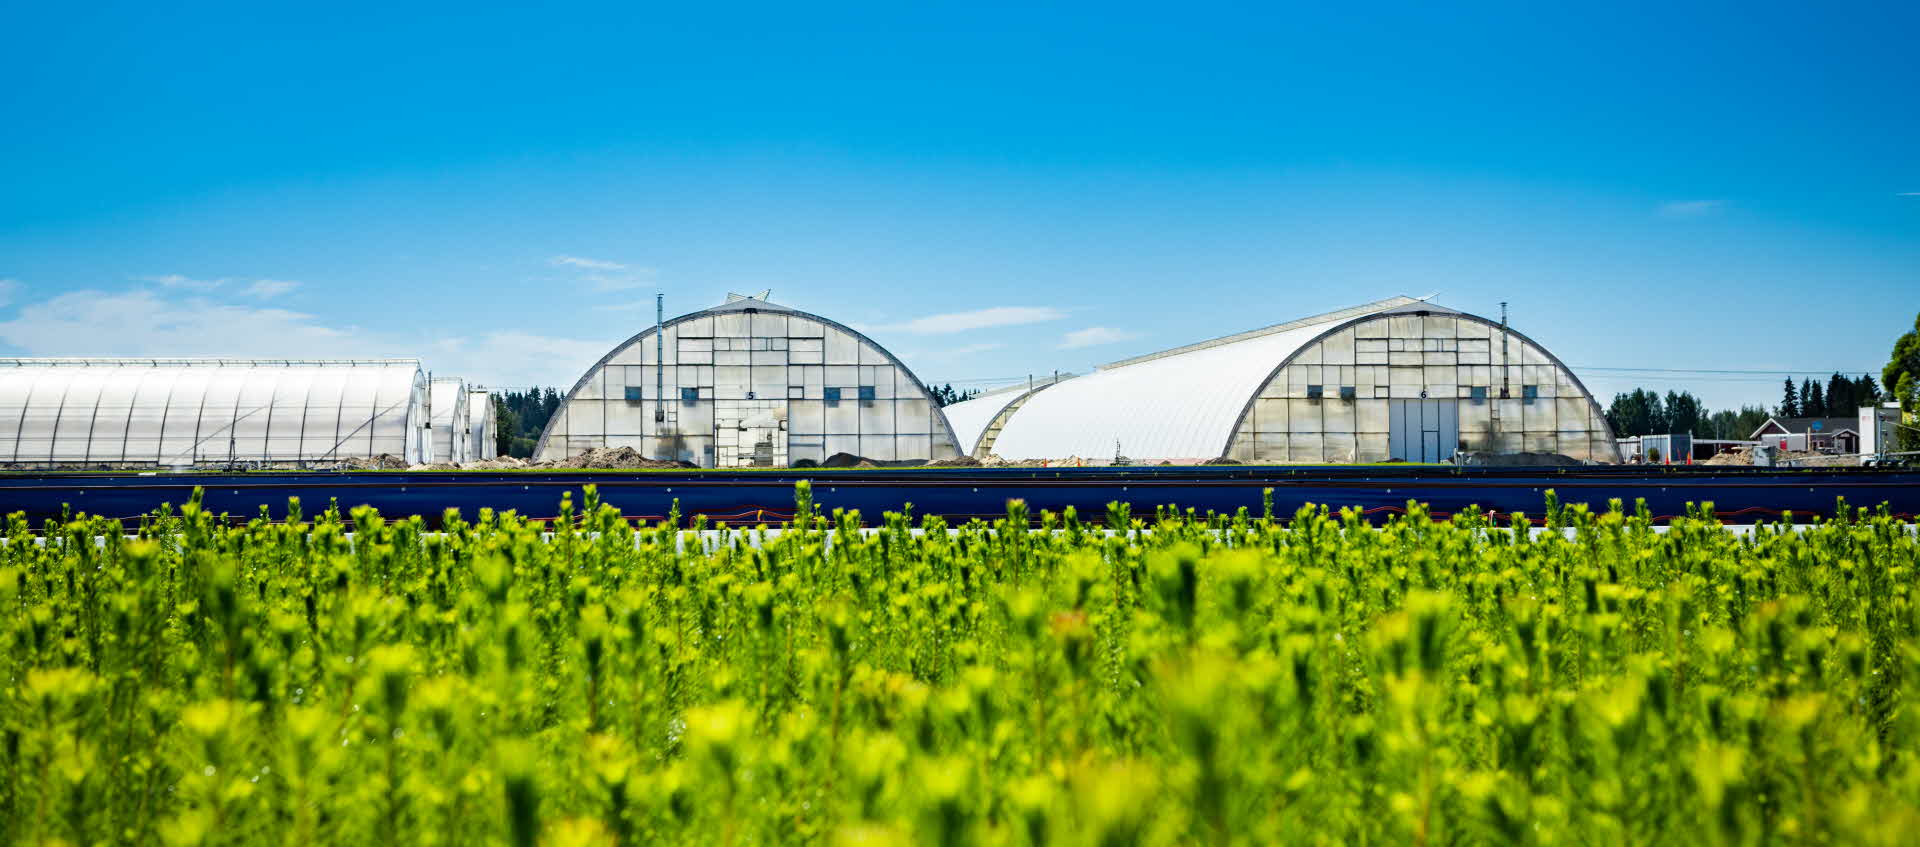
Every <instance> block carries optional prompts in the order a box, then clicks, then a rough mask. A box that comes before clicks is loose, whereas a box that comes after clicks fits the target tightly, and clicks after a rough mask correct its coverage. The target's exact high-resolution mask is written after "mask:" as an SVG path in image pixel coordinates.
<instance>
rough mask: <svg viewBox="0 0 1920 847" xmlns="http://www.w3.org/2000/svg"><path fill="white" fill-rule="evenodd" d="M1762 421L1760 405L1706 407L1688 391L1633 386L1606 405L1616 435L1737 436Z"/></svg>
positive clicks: (1764, 419) (1764, 418) (1764, 417)
mask: <svg viewBox="0 0 1920 847" xmlns="http://www.w3.org/2000/svg"><path fill="white" fill-rule="evenodd" d="M1766 422H1767V410H1766V408H1765V407H1763V406H1741V407H1740V409H1739V410H1738V411H1735V410H1732V409H1721V410H1719V411H1717V412H1716V411H1709V410H1708V409H1707V407H1706V405H1705V404H1703V403H1701V402H1700V398H1698V397H1695V396H1693V394H1692V392H1688V391H1669V392H1667V394H1666V397H1664V398H1663V397H1661V396H1660V392H1658V391H1650V390H1647V389H1644V388H1636V389H1634V390H1633V392H1632V393H1630V394H1615V395H1613V404H1612V405H1610V406H1608V407H1607V423H1608V424H1609V425H1611V426H1612V427H1613V432H1614V435H1616V436H1618V437H1620V438H1628V437H1630V436H1635V435H1664V434H1666V433H1670V432H1673V433H1679V432H1686V433H1692V434H1693V435H1694V437H1696V438H1724V439H1729V440H1740V439H1744V438H1746V437H1747V436H1749V435H1752V434H1753V431H1754V430H1756V429H1759V428H1760V425H1761V424H1763V423H1766Z"/></svg>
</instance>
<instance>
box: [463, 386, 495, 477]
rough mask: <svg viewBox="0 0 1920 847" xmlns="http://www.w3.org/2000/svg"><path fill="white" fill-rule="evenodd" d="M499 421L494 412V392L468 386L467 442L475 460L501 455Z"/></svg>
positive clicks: (482, 460)
mask: <svg viewBox="0 0 1920 847" xmlns="http://www.w3.org/2000/svg"><path fill="white" fill-rule="evenodd" d="M499 438H500V431H499V423H498V422H497V420H496V419H495V417H494V412H493V392H491V391H488V390H487V389H484V388H475V387H473V386H468V387H467V443H468V445H469V454H470V455H471V456H472V457H473V460H474V461H480V462H484V461H486V460H488V459H493V458H498V457H499V455H500V451H499V445H500V440H499Z"/></svg>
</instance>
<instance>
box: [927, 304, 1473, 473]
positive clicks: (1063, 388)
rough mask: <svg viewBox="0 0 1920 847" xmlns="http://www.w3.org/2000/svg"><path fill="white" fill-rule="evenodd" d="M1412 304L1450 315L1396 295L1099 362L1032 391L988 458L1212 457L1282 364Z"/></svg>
mask: <svg viewBox="0 0 1920 847" xmlns="http://www.w3.org/2000/svg"><path fill="white" fill-rule="evenodd" d="M1415 307H1418V308H1421V309H1432V310H1434V311H1451V310H1449V309H1445V308H1444V307H1439V306H1431V305H1428V304H1426V303H1425V302H1423V301H1422V300H1419V299H1415V298H1412V297H1394V298H1391V299H1387V300H1381V301H1378V302H1374V303H1368V304H1365V305H1363V306H1355V307H1352V308H1347V309H1341V310H1339V311H1334V312H1328V313H1326V314H1322V315H1315V316H1312V317H1308V318H1301V319H1299V320H1296V321H1289V322H1287V323H1283V324H1275V325H1273V326H1269V327H1264V328H1262V329H1257V330H1252V331H1250V332H1242V333H1237V334H1234V335H1229V336H1224V337H1222V338H1217V339H1214V340H1212V341H1204V342H1201V343H1198V344H1190V345H1186V346H1184V347H1176V348H1174V349H1172V350H1167V351H1163V352H1160V353H1153V354H1149V355H1145V356H1138V357H1135V358H1132V359H1125V360H1122V361H1119V362H1115V363H1113V364H1110V365H1106V366H1104V367H1102V368H1100V369H1099V370H1096V371H1094V372H1093V373H1091V374H1088V375H1086V376H1083V377H1078V378H1076V379H1070V380H1065V381H1063V382H1061V383H1060V384H1058V385H1055V386H1053V387H1051V388H1048V389H1047V390H1045V391H1039V392H1035V393H1034V394H1033V396H1032V397H1030V398H1028V400H1027V401H1026V403H1025V404H1023V405H1022V406H1021V407H1020V408H1019V409H1018V410H1017V411H1015V412H1014V414H1013V415H1012V417H1011V418H1010V419H1009V420H1008V421H1007V423H1006V424H1005V426H1004V427H1003V428H1002V429H1001V431H1000V435H999V437H998V438H997V439H996V440H995V441H994V444H993V453H994V454H995V455H998V456H1000V457H1002V458H1006V459H1065V458H1068V457H1073V456H1078V457H1081V458H1088V459H1104V458H1110V457H1112V456H1113V455H1114V453H1115V450H1116V447H1117V449H1118V451H1119V452H1120V453H1121V454H1124V455H1126V456H1128V457H1130V458H1133V459H1136V460H1138V459H1156V460H1157V459H1210V458H1213V457H1215V456H1219V455H1220V454H1221V453H1222V452H1223V451H1224V450H1225V449H1226V446H1227V442H1228V441H1229V440H1230V439H1231V437H1232V435H1233V427H1234V425H1235V424H1236V423H1238V422H1239V418H1240V413H1241V412H1242V411H1243V410H1244V409H1245V408H1246V405H1247V402H1248V401H1249V400H1250V399H1251V398H1252V397H1253V396H1254V393H1255V392H1257V391H1259V390H1260V386H1261V384H1262V383H1264V382H1265V381H1266V379H1267V377H1268V376H1269V375H1271V374H1272V373H1273V371H1274V369H1275V368H1276V367H1278V366H1279V365H1280V363H1281V362H1283V361H1286V359H1287V358H1288V357H1290V356H1292V355H1293V354H1294V353H1295V352H1296V351H1298V350H1299V349H1300V348H1301V347H1303V346H1305V345H1306V344H1307V343H1308V342H1310V341H1312V340H1313V339H1315V338H1317V337H1319V336H1320V335H1321V334H1322V333H1325V332H1326V331H1328V330H1330V329H1332V328H1333V327H1334V326H1336V325H1338V324H1340V323H1344V322H1346V321H1349V320H1353V319H1356V318H1362V317H1366V316H1369V315H1375V314H1384V313H1388V312H1394V311H1405V310H1410V309H1412V308H1415ZM980 399H985V398H980ZM969 402H979V400H973V401H969ZM964 405H966V404H964V403H962V404H955V405H954V406H951V407H949V409H950V410H951V409H958V408H959V407H960V406H964ZM1002 408H1004V406H1003V407H1002ZM995 413H996V414H997V413H998V410H997V409H996V410H995ZM951 414H952V412H951V411H950V412H949V416H950V417H951ZM963 414H968V415H971V414H972V413H971V412H970V411H965V412H963ZM989 418H991V416H989ZM983 426H984V425H983ZM954 428H955V429H956V430H957V429H959V425H958V423H956V424H955V427H954ZM976 437H977V436H976ZM962 444H963V445H964V444H965V442H962ZM962 449H965V448H964V447H963V448H962Z"/></svg>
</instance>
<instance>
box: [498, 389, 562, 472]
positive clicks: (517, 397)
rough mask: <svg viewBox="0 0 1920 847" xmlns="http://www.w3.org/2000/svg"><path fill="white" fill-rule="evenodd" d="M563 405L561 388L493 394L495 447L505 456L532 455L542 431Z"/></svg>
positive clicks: (524, 457)
mask: <svg viewBox="0 0 1920 847" xmlns="http://www.w3.org/2000/svg"><path fill="white" fill-rule="evenodd" d="M559 408H560V392H559V391H557V390H555V389H553V388H551V387H548V388H529V389H527V390H525V391H502V392H497V393H495V394H494V395H493V423H494V447H495V449H496V450H498V451H499V454H500V455H502V456H514V457H516V458H521V459H527V458H532V456H533V448H534V447H535V446H536V445H538V444H539V443H540V433H541V431H542V430H545V429H546V428H547V421H548V420H551V419H552V418H553V413H554V411H555V410H557V409H559Z"/></svg>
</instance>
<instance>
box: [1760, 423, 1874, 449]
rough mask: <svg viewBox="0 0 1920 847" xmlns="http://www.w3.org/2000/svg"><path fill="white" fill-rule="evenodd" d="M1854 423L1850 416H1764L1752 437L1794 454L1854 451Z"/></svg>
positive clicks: (1857, 446)
mask: <svg viewBox="0 0 1920 847" xmlns="http://www.w3.org/2000/svg"><path fill="white" fill-rule="evenodd" d="M1858 423H1859V422H1858V421H1856V420H1855V419H1853V418H1768V419H1767V422H1766V423H1763V424H1761V425H1760V428H1759V429H1756V430H1754V431H1753V436H1752V438H1753V440H1755V441H1758V442H1760V443H1762V444H1765V445H1767V446H1770V447H1774V448H1777V449H1780V450H1786V451H1790V452H1794V453H1858V452H1860V430H1859V429H1858V428H1857V426H1858Z"/></svg>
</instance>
